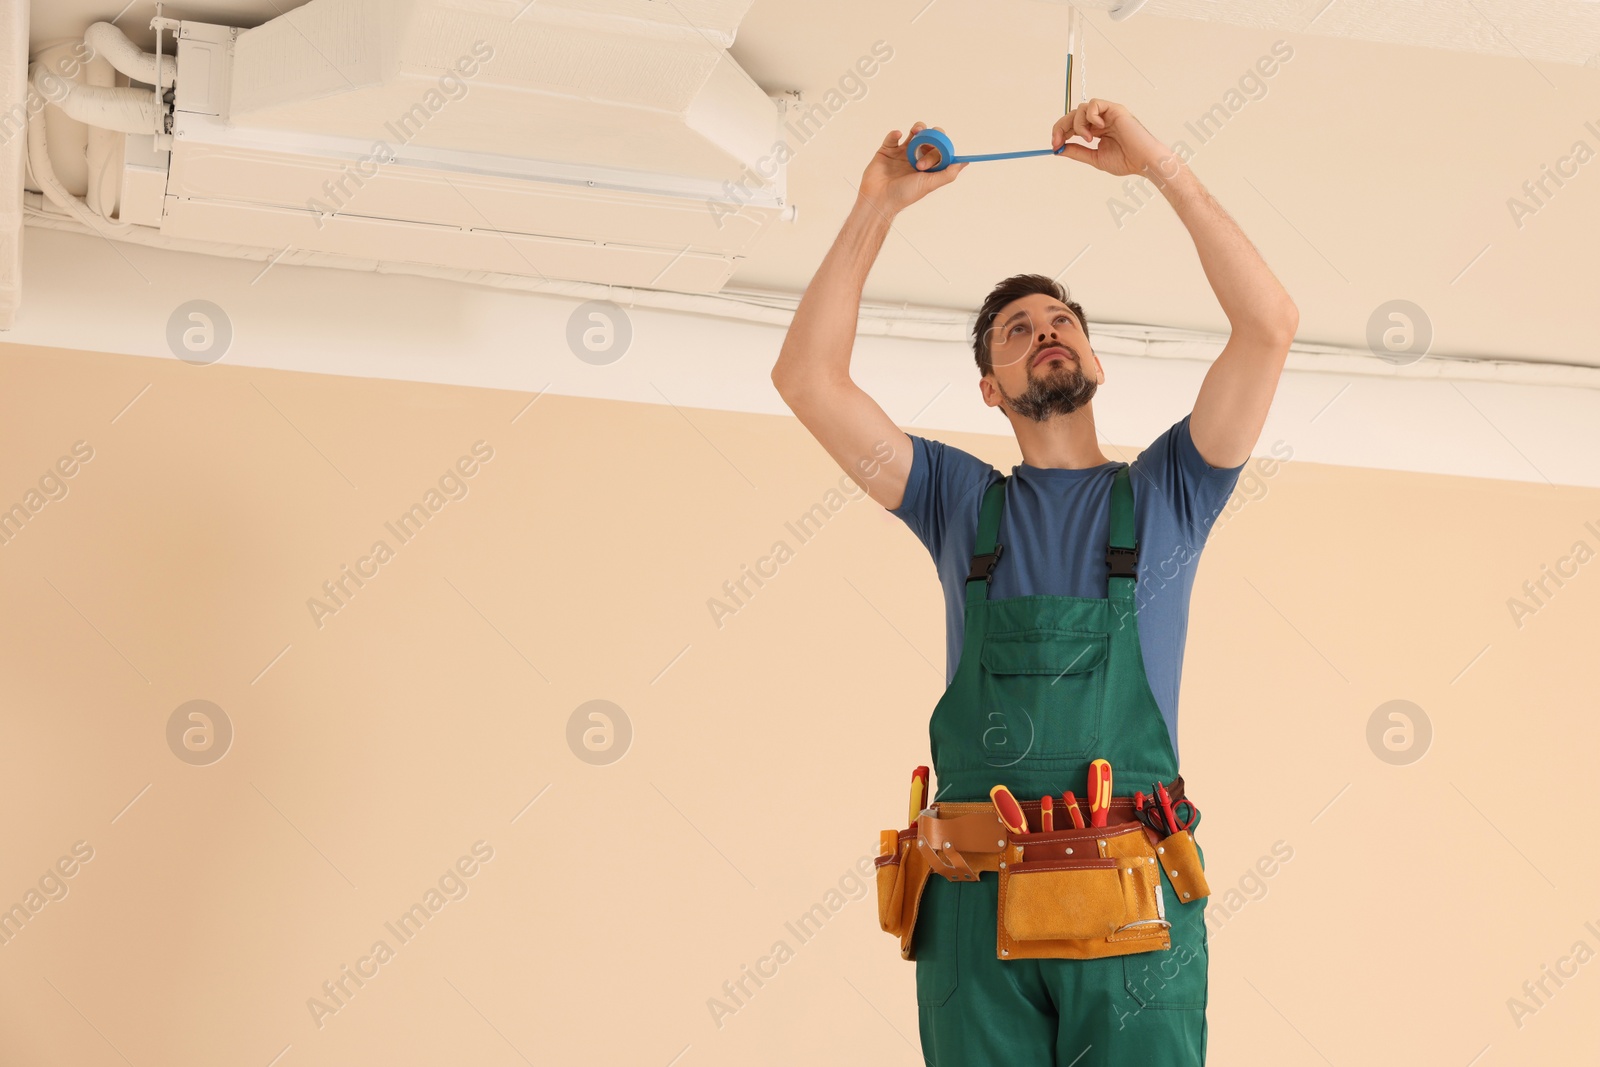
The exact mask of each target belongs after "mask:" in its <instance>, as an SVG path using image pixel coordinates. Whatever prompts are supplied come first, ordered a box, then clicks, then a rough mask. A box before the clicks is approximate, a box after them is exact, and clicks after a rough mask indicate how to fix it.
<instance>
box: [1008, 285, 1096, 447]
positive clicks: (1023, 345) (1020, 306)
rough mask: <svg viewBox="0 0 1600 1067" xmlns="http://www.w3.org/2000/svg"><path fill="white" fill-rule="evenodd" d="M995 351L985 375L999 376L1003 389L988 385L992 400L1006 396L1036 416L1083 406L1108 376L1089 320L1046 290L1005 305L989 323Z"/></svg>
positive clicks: (1036, 419)
mask: <svg viewBox="0 0 1600 1067" xmlns="http://www.w3.org/2000/svg"><path fill="white" fill-rule="evenodd" d="M989 357H990V362H991V363H992V364H993V366H994V373H993V374H992V375H990V376H988V378H986V379H985V380H992V381H993V383H994V387H995V389H996V390H998V393H999V395H998V396H991V395H990V394H989V392H988V391H985V393H984V398H985V399H986V400H988V401H989V402H990V403H991V404H999V403H1000V402H1001V398H1003V399H1004V406H1005V407H1007V408H1009V409H1010V410H1011V411H1014V412H1016V413H1017V414H1018V415H1020V416H1022V417H1023V418H1025V419H1032V420H1033V421H1034V422H1043V421H1044V420H1046V419H1048V418H1050V417H1051V416H1053V415H1070V414H1071V413H1072V412H1074V411H1077V410H1078V409H1079V408H1081V407H1083V406H1084V405H1085V404H1087V403H1088V402H1089V401H1090V400H1091V399H1092V398H1093V397H1094V393H1095V389H1096V388H1097V387H1098V386H1099V384H1100V382H1102V381H1104V380H1105V371H1104V370H1103V369H1102V368H1101V366H1100V360H1099V358H1098V357H1096V356H1095V354H1094V353H1093V352H1092V351H1091V350H1090V348H1089V338H1088V337H1087V336H1086V335H1085V334H1084V332H1083V324H1082V323H1081V322H1079V321H1078V317H1077V316H1076V315H1074V314H1073V313H1072V311H1071V310H1070V309H1069V308H1067V307H1066V306H1065V305H1064V304H1062V303H1061V302H1060V301H1058V300H1056V299H1054V298H1053V297H1050V296H1046V295H1045V294H1044V293H1030V294H1028V295H1027V296H1024V297H1020V298H1019V299H1017V300H1013V301H1012V302H1011V303H1009V304H1007V305H1006V306H1005V307H1003V308H1001V309H1000V314H998V315H996V316H995V319H994V325H993V326H991V327H990V328H989ZM1086 366H1087V369H1086Z"/></svg>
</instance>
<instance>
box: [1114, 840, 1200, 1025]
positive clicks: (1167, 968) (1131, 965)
mask: <svg viewBox="0 0 1600 1067" xmlns="http://www.w3.org/2000/svg"><path fill="white" fill-rule="evenodd" d="M1173 836H1177V835H1173ZM1183 836H1184V837H1185V838H1187V839H1188V840H1189V842H1190V843H1192V844H1194V849H1195V852H1194V863H1195V866H1196V867H1199V866H1200V865H1201V862H1202V860H1203V854H1202V853H1201V852H1200V847H1199V844H1198V843H1195V842H1194V838H1193V837H1192V836H1190V835H1189V834H1187V833H1183ZM1169 840H1170V839H1163V841H1162V844H1163V846H1165V845H1166V844H1168V841H1169ZM1166 859H1167V857H1166V855H1163V856H1162V860H1163V869H1164V870H1165V869H1167V868H1166V866H1165V863H1166ZM1178 880H1179V881H1181V880H1182V876H1181V875H1180V878H1179V879H1178ZM1165 889H1166V891H1167V906H1166V914H1167V921H1168V922H1170V923H1171V924H1172V928H1171V931H1170V933H1171V935H1172V947H1171V948H1169V949H1167V950H1166V951H1165V952H1161V953H1153V954H1149V955H1143V956H1124V957H1123V958H1122V966H1123V981H1124V984H1125V985H1126V987H1127V991H1128V995H1129V996H1130V997H1132V998H1133V999H1134V1001H1136V1002H1137V1003H1138V1005H1139V1007H1140V1008H1141V1009H1144V1008H1152V1009H1155V1008H1167V1009H1183V1008H1204V1007H1205V1006H1206V996H1207V989H1208V976H1207V969H1208V967H1209V965H1210V955H1211V953H1210V947H1209V945H1208V944H1207V939H1206V921H1205V920H1206V916H1205V907H1206V902H1205V898H1204V897H1195V898H1193V899H1191V900H1188V901H1182V900H1173V899H1172V898H1173V896H1174V895H1176V894H1175V892H1174V890H1173V887H1172V886H1171V885H1170V884H1169V885H1167V886H1166V887H1165ZM1180 892H1181V891H1180Z"/></svg>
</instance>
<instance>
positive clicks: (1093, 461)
mask: <svg viewBox="0 0 1600 1067" xmlns="http://www.w3.org/2000/svg"><path fill="white" fill-rule="evenodd" d="M1011 427H1012V429H1013V430H1014V431H1015V432H1016V435H1017V445H1018V446H1019V447H1020V448H1021V449H1022V462H1024V463H1026V464H1028V465H1029V466H1030V467H1066V468H1068V469H1071V470H1081V469H1083V468H1087V467H1099V466H1101V465H1103V464H1106V463H1110V462H1112V461H1111V460H1110V459H1108V458H1107V457H1106V455H1105V453H1103V452H1101V451H1100V442H1099V440H1098V438H1097V435H1096V433H1095V429H1094V408H1093V406H1092V405H1089V404H1085V405H1084V406H1083V407H1081V408H1079V409H1078V410H1077V411H1074V412H1073V413H1072V414H1070V415H1053V416H1051V417H1050V418H1048V419H1046V420H1044V421H1043V422H1034V421H1033V420H1031V419H1024V418H1020V417H1017V416H1014V415H1013V416H1012V417H1011Z"/></svg>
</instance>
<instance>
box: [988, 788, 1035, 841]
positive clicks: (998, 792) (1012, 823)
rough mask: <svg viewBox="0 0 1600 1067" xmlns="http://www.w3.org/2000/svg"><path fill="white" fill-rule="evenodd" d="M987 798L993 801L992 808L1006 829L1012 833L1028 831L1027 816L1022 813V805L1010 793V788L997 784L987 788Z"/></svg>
mask: <svg viewBox="0 0 1600 1067" xmlns="http://www.w3.org/2000/svg"><path fill="white" fill-rule="evenodd" d="M989 799H990V800H991V801H992V802H993V803H994V810H995V812H996V813H997V814H998V815H999V816H1000V821H1001V822H1003V823H1005V826H1006V829H1007V830H1010V831H1011V832H1012V833H1014V834H1025V833H1027V832H1028V816H1027V815H1025V814H1023V811H1022V805H1021V804H1018V803H1017V798H1016V797H1014V796H1012V795H1011V790H1009V789H1007V788H1006V787H1005V786H1003V785H997V786H995V787H994V788H993V789H991V790H989Z"/></svg>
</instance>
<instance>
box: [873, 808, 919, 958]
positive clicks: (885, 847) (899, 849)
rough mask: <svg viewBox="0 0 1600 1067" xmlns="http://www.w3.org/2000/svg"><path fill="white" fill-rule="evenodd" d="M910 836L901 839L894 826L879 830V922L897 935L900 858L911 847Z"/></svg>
mask: <svg viewBox="0 0 1600 1067" xmlns="http://www.w3.org/2000/svg"><path fill="white" fill-rule="evenodd" d="M910 846H911V842H910V841H909V840H906V841H902V840H901V839H900V833H899V831H897V830H879V831H878V858H877V859H876V860H874V861H873V862H874V863H875V864H877V878H878V925H879V926H881V927H883V930H884V932H885V933H888V934H893V935H895V936H896V937H899V936H900V930H901V923H902V921H903V917H902V910H903V907H904V904H905V888H906V865H905V864H904V863H903V862H902V860H904V858H905V853H906V850H907V849H908V848H910Z"/></svg>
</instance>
